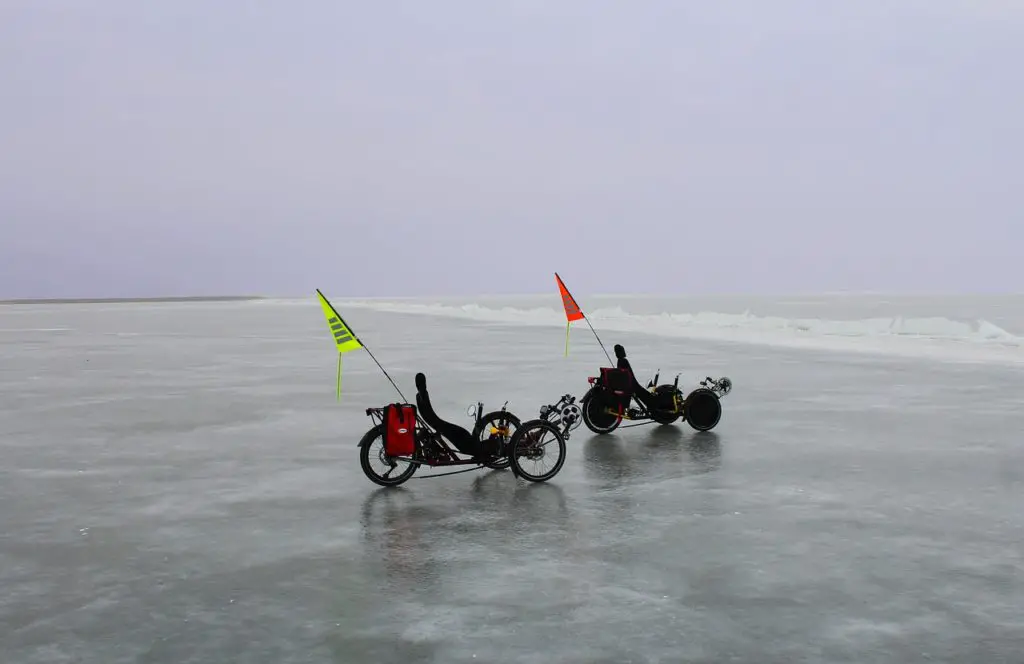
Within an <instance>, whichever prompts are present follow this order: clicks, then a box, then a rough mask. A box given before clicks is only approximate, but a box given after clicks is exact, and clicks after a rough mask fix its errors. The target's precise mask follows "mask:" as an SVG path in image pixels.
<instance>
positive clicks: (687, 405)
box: [683, 387, 722, 431]
mask: <svg viewBox="0 0 1024 664" xmlns="http://www.w3.org/2000/svg"><path fill="white" fill-rule="evenodd" d="M683 413H684V414H685V416H686V421H687V422H688V423H689V425H690V426H691V427H693V428H694V429H696V430H697V431H711V430H712V429H714V428H715V427H716V426H718V422H719V420H721V419H722V401H721V399H719V398H718V395H717V394H715V393H714V392H712V391H711V390H709V389H707V388H705V387H700V388H697V389H696V390H694V391H693V392H690V394H688V395H687V397H686V401H685V402H683Z"/></svg>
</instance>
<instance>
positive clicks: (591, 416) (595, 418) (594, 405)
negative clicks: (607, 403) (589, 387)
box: [583, 392, 622, 434]
mask: <svg viewBox="0 0 1024 664" xmlns="http://www.w3.org/2000/svg"><path fill="white" fill-rule="evenodd" d="M601 401H602V400H601V394H600V393H599V392H591V393H590V394H588V395H587V396H585V397H583V423H584V424H586V425H587V428H588V429H590V430H591V431H593V432H594V433H596V434H605V433H611V432H612V431H615V430H616V429H618V428H619V425H620V424H622V418H621V417H619V416H617V415H609V414H608V413H607V412H605V410H604V406H603V405H602V403H601ZM609 422H610V423H609Z"/></svg>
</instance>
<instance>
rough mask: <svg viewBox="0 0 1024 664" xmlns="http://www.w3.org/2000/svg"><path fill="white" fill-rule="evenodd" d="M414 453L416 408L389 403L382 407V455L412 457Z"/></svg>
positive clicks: (403, 404) (410, 405) (404, 404)
mask: <svg viewBox="0 0 1024 664" xmlns="http://www.w3.org/2000/svg"><path fill="white" fill-rule="evenodd" d="M415 451H416V406H413V405H412V404H408V403H390V404H388V405H387V406H384V453H385V454H387V455H388V456H412V454H413V452H415Z"/></svg>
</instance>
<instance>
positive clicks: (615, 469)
mask: <svg viewBox="0 0 1024 664" xmlns="http://www.w3.org/2000/svg"><path fill="white" fill-rule="evenodd" d="M583 462H584V466H583V470H584V474H585V475H587V476H589V477H590V478H592V479H597V480H601V481H602V482H605V483H612V484H614V483H618V482H621V481H624V480H633V479H642V480H644V481H650V480H662V479H672V478H678V477H686V476H694V475H703V474H705V473H711V472H715V471H717V470H719V469H720V468H721V465H722V445H721V438H720V437H719V435H718V434H717V433H715V432H713V431H706V432H695V433H693V434H691V435H687V434H686V433H685V432H684V431H682V430H681V429H680V428H679V427H677V426H671V425H668V426H659V427H657V428H656V429H654V430H652V431H651V432H650V434H648V435H647V436H636V437H633V436H630V437H628V438H627V437H626V436H623V435H621V434H617V433H613V434H605V435H600V436H592V437H591V438H589V439H588V440H587V441H586V442H585V443H584V444H583Z"/></svg>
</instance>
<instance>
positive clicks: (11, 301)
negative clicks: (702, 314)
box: [0, 289, 1024, 305]
mask: <svg viewBox="0 0 1024 664" xmlns="http://www.w3.org/2000/svg"><path fill="white" fill-rule="evenodd" d="M312 293H313V294H315V293H316V290H315V289H314V290H313V291H312ZM325 295H327V294H326V293H325ZM552 295H553V297H555V298H556V299H557V297H558V295H557V293H554V294H552V293H549V292H547V291H544V292H532V293H490V294H489V293H475V294H467V295H441V294H433V295H397V294H395V295H333V296H329V297H333V298H334V299H336V300H350V301H351V300H425V299H440V298H443V299H467V298H474V297H481V298H494V299H512V298H519V297H547V296H552ZM1015 295H1024V292H992V291H988V292H985V291H981V292H978V291H974V292H955V291H954V292H937V291H933V292H921V291H917V292H914V291H874V290H865V291H854V290H849V291H838V290H830V291H792V292H778V293H753V292H750V293H744V292H721V293H630V292H618V293H615V292H609V293H590V294H588V295H587V297H601V298H604V297H627V298H659V297H686V298H694V297H755V298H756V297H764V298H772V297H787V298H788V297H823V296H826V297H856V296H862V297H864V296H875V297H963V296H974V297H979V296H980V297H999V296H1015ZM307 297H310V296H309V295H284V294H280V295H269V294H248V295H161V296H137V297H88V296H86V297H24V298H4V299H0V305H22V304H116V303H126V304H127V303H142V302H168V303H169V302H240V301H253V300H303V299H306V298H307Z"/></svg>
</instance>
